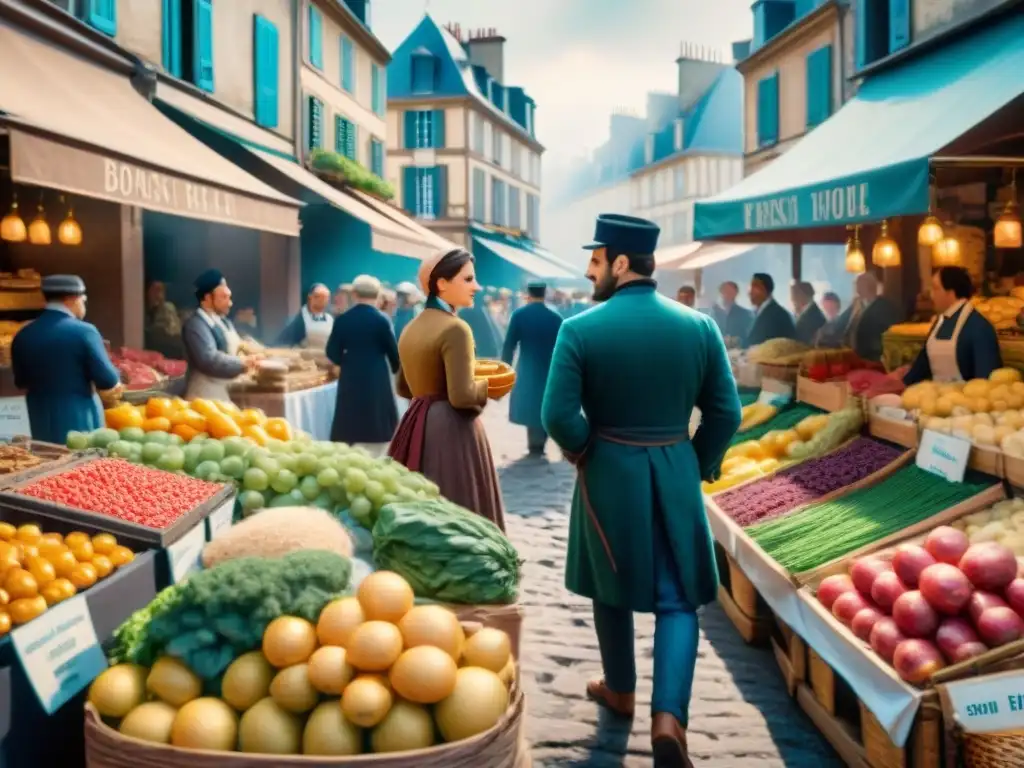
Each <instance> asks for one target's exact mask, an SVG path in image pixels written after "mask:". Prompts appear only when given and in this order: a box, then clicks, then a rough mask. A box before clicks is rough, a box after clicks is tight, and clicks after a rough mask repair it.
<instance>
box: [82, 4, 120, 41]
mask: <svg viewBox="0 0 1024 768" xmlns="http://www.w3.org/2000/svg"><path fill="white" fill-rule="evenodd" d="M86 3H87V5H86V15H85V20H86V21H88V22H89V26H91V27H92V28H93V29H98V30H99V31H100V32H102V33H103V34H105V35H110V36H111V37H113V36H114V35H116V34H117V0H86Z"/></svg>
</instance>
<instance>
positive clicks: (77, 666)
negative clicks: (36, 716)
mask: <svg viewBox="0 0 1024 768" xmlns="http://www.w3.org/2000/svg"><path fill="white" fill-rule="evenodd" d="M11 642H12V643H13V644H14V649H15V651H16V652H17V654H18V658H19V659H20V661H21V666H22V668H24V670H25V676H26V677H27V678H28V680H29V682H30V683H31V684H32V688H33V689H34V690H35V692H36V696H38V697H39V703H40V704H41V705H42V707H43V709H44V710H46V713H47V714H53V713H54V712H56V711H57V710H58V709H60V708H61V706H63V705H64V704H66V703H67V702H68V701H69V700H70V699H71V698H72V697H74V696H75V695H77V694H78V693H79V692H80V691H82V690H83V689H84V688H85V687H86V686H87V685H89V683H91V682H92V681H93V680H94V679H95V678H96V676H97V675H99V674H100V672H102V671H103V670H104V669H106V668H107V658H106V656H104V655H103V649H102V648H101V647H100V643H99V640H98V639H97V637H96V628H95V627H94V626H93V623H92V615H91V614H90V613H89V604H88V603H87V602H86V599H85V596H84V595H77V596H76V597H73V598H71V599H70V600H66V601H65V602H63V603H58V604H57V605H55V606H53V607H52V608H49V609H47V611H46V612H45V613H44V614H43V615H42V616H40V617H39V618H37V619H33V620H32V621H31V622H29V623H28V624H26V625H25V626H23V627H18V628H17V629H16V630H14V631H13V632H12V633H11Z"/></svg>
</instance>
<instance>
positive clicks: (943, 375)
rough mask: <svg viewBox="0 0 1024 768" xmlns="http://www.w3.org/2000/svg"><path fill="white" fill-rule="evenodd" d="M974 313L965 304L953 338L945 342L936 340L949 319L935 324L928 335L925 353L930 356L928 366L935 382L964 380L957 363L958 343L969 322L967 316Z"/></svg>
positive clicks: (942, 319) (941, 319)
mask: <svg viewBox="0 0 1024 768" xmlns="http://www.w3.org/2000/svg"><path fill="white" fill-rule="evenodd" d="M973 311H974V307H973V306H972V305H971V304H969V303H964V306H963V309H961V310H960V317H958V318H957V321H956V326H954V328H953V336H952V338H949V339H945V340H940V339H937V338H935V337H936V335H937V334H938V332H939V327H940V326H941V325H942V322H944V321H945V320H946V319H947V318H940V322H937V323H935V327H934V328H932V332H931V333H930V334H929V335H928V340H927V341H926V342H925V345H924V351H925V354H926V355H928V364H929V365H930V366H931V369H932V380H933V381H938V382H952V381H963V380H964V378H963V376H962V375H961V373H960V366H959V365H957V362H956V343H957V340H958V339H959V338H960V331H962V330H963V328H964V323H965V322H966V321H967V316H968V315H970V314H971V312H973Z"/></svg>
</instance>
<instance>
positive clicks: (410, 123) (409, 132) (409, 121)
mask: <svg viewBox="0 0 1024 768" xmlns="http://www.w3.org/2000/svg"><path fill="white" fill-rule="evenodd" d="M402 114H403V118H402V120H403V122H404V123H405V125H404V128H405V130H404V132H403V138H404V139H405V140H404V141H403V142H402V147H403V149H417V147H416V114H417V113H416V110H414V109H407V110H406V111H405V112H404V113H402Z"/></svg>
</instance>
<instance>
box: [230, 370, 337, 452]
mask: <svg viewBox="0 0 1024 768" xmlns="http://www.w3.org/2000/svg"><path fill="white" fill-rule="evenodd" d="M337 398H338V382H336V381H332V382H330V383H328V384H324V385H322V386H319V387H313V388H312V389H304V390H302V391H301V392H288V393H287V394H276V393H271V392H246V393H235V394H234V395H232V400H233V401H234V403H235V404H236V405H237V406H239V407H240V408H261V409H263V411H264V412H265V413H266V414H267V415H268V416H283V417H284V418H286V419H287V420H288V423H289V424H291V425H292V427H293V428H295V429H301V430H302V431H303V432H308V433H309V434H310V435H311V436H312V438H313V439H314V440H330V438H331V422H332V421H333V420H334V405H335V402H336V401H337Z"/></svg>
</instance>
